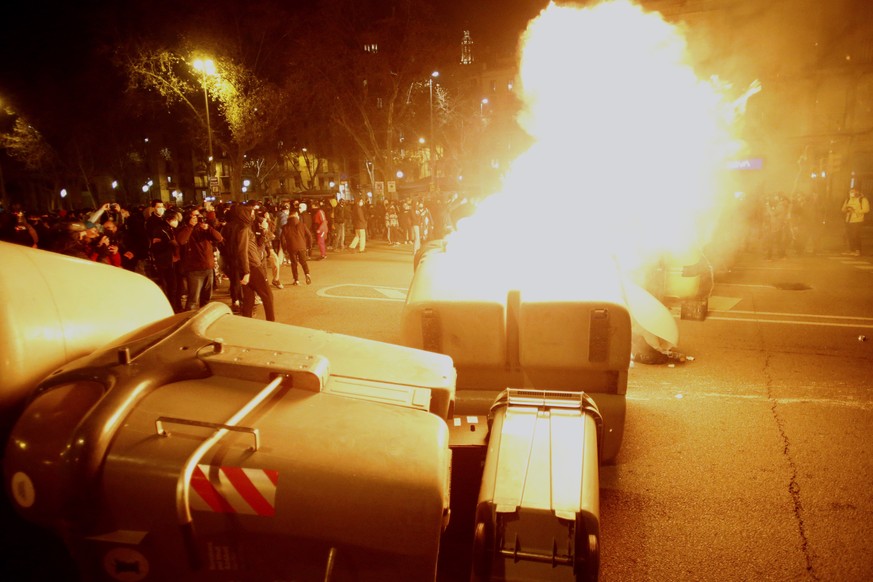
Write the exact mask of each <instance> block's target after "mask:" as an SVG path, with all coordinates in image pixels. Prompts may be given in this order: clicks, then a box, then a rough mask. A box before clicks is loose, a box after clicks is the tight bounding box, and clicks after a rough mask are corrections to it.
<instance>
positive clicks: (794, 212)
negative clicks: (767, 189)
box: [722, 188, 870, 261]
mask: <svg viewBox="0 0 873 582" xmlns="http://www.w3.org/2000/svg"><path fill="white" fill-rule="evenodd" d="M738 208H739V209H740V212H739V214H738V215H736V214H735V215H732V216H731V217H730V219H729V220H723V221H722V222H723V224H722V228H727V229H731V230H732V231H734V233H735V236H739V237H741V240H740V242H741V248H742V249H743V250H744V251H747V252H758V253H761V254H762V255H763V257H764V259H765V260H768V261H773V260H779V259H783V258H785V257H787V256H789V255H792V254H793V255H804V254H807V253H810V252H821V251H823V250H826V249H825V248H823V245H824V244H825V243H824V236H825V234H826V233H827V232H828V230H827V229H828V228H829V227H828V226H827V225H828V224H830V223H831V222H832V221H833V219H835V218H836V219H837V220H839V218H837V216H838V214H841V215H842V219H843V221H844V222H845V229H844V231H843V234H844V240H845V242H846V246H847V248H846V250H845V251H844V252H843V254H844V255H852V256H860V255H861V253H862V249H861V234H862V231H861V228H862V226H863V224H864V220H865V217H866V215H867V213H868V212H869V209H870V203H869V201H868V200H867V198H866V197H865V196H864V195H863V194H862V193H861V191H860V190H859V189H856V188H852V189H851V190H850V192H849V194H848V196H847V197H846V198H845V199H844V202H843V203H842V206H841V207H840V206H837V207H834V205H833V204H832V203H826V202H825V201H822V200H818V199H815V198H814V197H813V196H811V195H809V194H804V193H795V194H786V193H784V192H774V193H771V194H767V195H761V196H758V197H752V198H750V199H748V200H746V201H744V202H743V203H742V204H741V205H740V206H738ZM833 232H834V233H836V229H834V231H833Z"/></svg>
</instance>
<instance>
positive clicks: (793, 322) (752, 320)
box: [706, 312, 873, 329]
mask: <svg viewBox="0 0 873 582" xmlns="http://www.w3.org/2000/svg"><path fill="white" fill-rule="evenodd" d="M732 313H733V312H732ZM706 319H707V320H710V319H711V320H714V321H746V322H749V323H782V324H786V325H817V326H819V327H852V328H856V329H857V328H862V329H873V324H871V325H868V324H852V323H836V322H827V321H798V320H791V319H760V318H757V317H718V316H712V315H709V316H707V317H706Z"/></svg>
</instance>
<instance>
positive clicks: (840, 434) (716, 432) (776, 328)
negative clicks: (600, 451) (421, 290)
mask: <svg viewBox="0 0 873 582" xmlns="http://www.w3.org/2000/svg"><path fill="white" fill-rule="evenodd" d="M311 265H312V274H313V284H312V285H311V286H308V287H307V286H301V287H293V288H292V287H286V288H285V289H283V290H276V293H275V297H276V301H277V317H278V319H279V320H280V321H284V322H288V323H294V324H298V325H303V326H306V327H315V328H319V329H325V330H329V331H334V332H338V333H346V334H349V335H355V336H359V337H366V338H370V339H376V340H380V341H387V342H397V341H398V340H399V326H398V323H399V321H400V313H401V309H402V306H403V296H404V292H405V289H406V288H407V287H408V285H409V282H410V280H411V278H412V250H411V247H408V246H407V247H403V246H401V247H386V246H385V245H384V244H382V243H371V245H370V246H369V247H368V251H367V253H365V254H348V253H346V254H338V253H332V254H330V255H329V257H328V259H327V260H325V261H317V262H313V263H312V264H311ZM281 278H282V280H283V281H286V282H287V281H288V280H290V270H288V269H283V273H282V277H281ZM710 310H711V311H710V313H709V316H708V318H707V319H706V320H705V321H702V322H700V321H688V320H680V321H679V328H680V346H679V347H680V350H681V351H683V352H685V353H686V354H688V355H689V356H691V357H692V358H693V360H689V361H688V362H686V363H685V364H678V365H676V366H675V367H669V366H644V365H636V366H635V367H634V368H633V369H632V370H631V373H630V381H629V388H628V415H627V424H626V428H625V440H624V444H623V447H622V451H621V453H620V454H619V457H618V460H617V462H616V464H615V465H612V466H607V467H603V468H602V472H601V512H602V515H601V526H602V544H603V548H602V564H601V579H602V580H607V581H612V580H621V581H635V580H641V581H642V580H695V581H703V580H713V581H716V580H718V581H723V580H822V581H831V580H839V581H859V582H861V581H868V580H873V258H871V257H870V256H866V257H861V258H854V257H851V258H850V257H843V256H841V255H840V254H839V253H832V254H817V255H805V256H801V257H792V258H787V259H782V260H779V261H773V262H768V261H764V260H763V259H761V258H758V257H755V256H754V255H748V256H743V257H741V258H740V259H739V260H738V262H737V263H736V264H735V265H734V267H733V268H732V270H731V272H729V273H722V274H721V275H720V276H719V277H718V281H717V284H716V287H715V289H714V290H713V297H712V299H711V301H710ZM258 316H261V317H262V314H258ZM861 337H869V338H870V339H869V340H867V341H861V339H860V338H861Z"/></svg>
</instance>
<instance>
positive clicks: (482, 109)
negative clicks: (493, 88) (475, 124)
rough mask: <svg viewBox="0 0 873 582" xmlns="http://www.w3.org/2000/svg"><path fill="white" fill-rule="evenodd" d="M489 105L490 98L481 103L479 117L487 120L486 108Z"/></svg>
mask: <svg viewBox="0 0 873 582" xmlns="http://www.w3.org/2000/svg"><path fill="white" fill-rule="evenodd" d="M486 105H488V97H485V98H484V99H482V101H480V102H479V117H480V118H481V119H485V106H486Z"/></svg>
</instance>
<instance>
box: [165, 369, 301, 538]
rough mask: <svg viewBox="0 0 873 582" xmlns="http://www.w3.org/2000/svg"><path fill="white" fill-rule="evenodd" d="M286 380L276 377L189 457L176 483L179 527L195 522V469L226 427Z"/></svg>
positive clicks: (221, 436)
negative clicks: (192, 514) (192, 506)
mask: <svg viewBox="0 0 873 582" xmlns="http://www.w3.org/2000/svg"><path fill="white" fill-rule="evenodd" d="M284 379H285V376H276V378H274V379H273V381H272V382H270V383H269V384H267V385H266V386H265V387H264V388H263V389H261V391H260V392H258V393H257V394H256V395H255V396H254V398H252V399H251V400H249V401H248V402H247V403H246V404H245V405H244V406H243V407H242V408H240V409H239V410H238V411H237V412H236V414H234V415H233V416H231V417H230V418H229V419H227V422H225V423H224V424H222V425H220V426H221V427H220V428H218V430H216V431H215V432H214V433H212V436H210V437H209V438H208V439H206V440H205V441H203V442H202V443H200V446H199V447H197V449H196V450H195V451H194V453H192V454H191V456H190V457H188V460H187V461H186V462H185V465H184V468H183V469H182V474H181V475H179V480H178V481H177V482H176V515H177V516H178V518H179V525H182V526H185V525H188V524H190V523H191V522H192V521H193V517H192V516H191V506H190V498H191V476H192V475H193V474H194V469H195V468H196V467H197V464H198V463H200V460H201V459H202V458H203V456H204V455H205V454H206V453H207V451H209V449H211V448H212V447H213V446H215V444H216V443H218V441H220V440H221V439H223V438H224V437H225V436H226V435H227V433H228V432H230V429H229V428H226V427H232V426H235V425H236V424H237V423H239V422H240V421H241V420H242V419H243V418H245V417H246V416H247V415H248V414H249V413H250V412H251V411H252V410H254V409H255V407H257V406H258V405H259V404H261V403H262V402H263V401H264V400H266V399H267V398H269V397H270V396H271V395H272V394H273V392H275V391H276V389H277V388H279V386H281V385H282V381H283V380H284Z"/></svg>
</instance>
